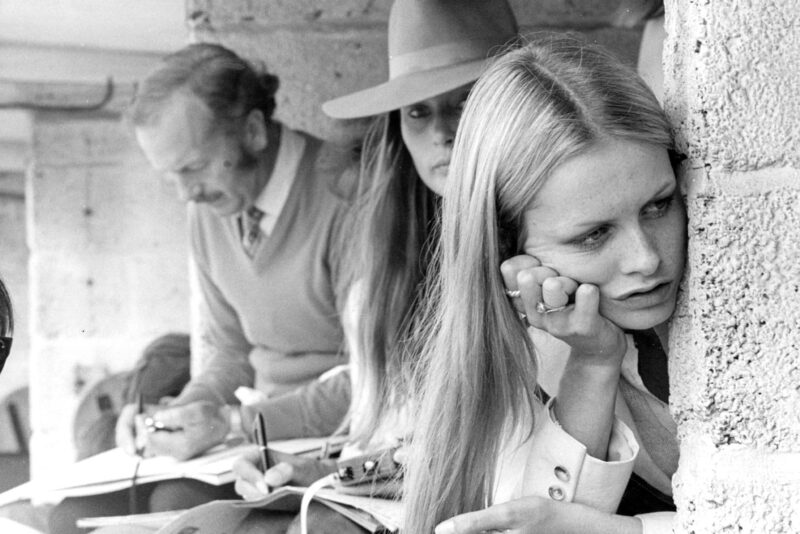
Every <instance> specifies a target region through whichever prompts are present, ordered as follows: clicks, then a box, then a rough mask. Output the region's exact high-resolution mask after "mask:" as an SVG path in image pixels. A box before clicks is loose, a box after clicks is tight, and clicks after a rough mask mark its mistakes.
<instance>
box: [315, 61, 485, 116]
mask: <svg viewBox="0 0 800 534" xmlns="http://www.w3.org/2000/svg"><path fill="white" fill-rule="evenodd" d="M489 61H490V60H489V59H477V60H473V61H468V62H465V63H459V64H458V65H452V66H448V67H444V68H438V69H433V70H427V71H421V72H415V73H412V74H408V75H406V76H400V77H398V78H394V79H392V80H389V81H388V82H385V83H382V84H380V85H376V86H374V87H370V88H368V89H362V90H361V91H357V92H355V93H351V94H349V95H345V96H342V97H339V98H334V99H333V100H329V101H327V102H325V103H324V104H322V111H324V112H325V114H326V115H328V116H329V117H333V118H334V119H357V118H361V117H369V116H370V115H378V114H380V113H386V112H388V111H392V110H395V109H399V108H401V107H403V106H409V105H411V104H414V103H416V102H421V101H422V100H427V99H428V98H432V97H434V96H437V95H440V94H442V93H446V92H448V91H452V90H453V89H457V88H458V87H461V86H462V85H466V84H468V83H470V82H474V81H475V80H477V79H478V77H479V76H480V75H481V73H482V72H483V71H484V69H485V68H486V67H487V66H488V65H489Z"/></svg>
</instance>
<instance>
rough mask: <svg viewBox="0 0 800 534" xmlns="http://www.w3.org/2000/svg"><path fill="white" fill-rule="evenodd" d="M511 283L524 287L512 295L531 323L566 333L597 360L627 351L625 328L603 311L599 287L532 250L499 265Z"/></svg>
mask: <svg viewBox="0 0 800 534" xmlns="http://www.w3.org/2000/svg"><path fill="white" fill-rule="evenodd" d="M500 270H501V272H502V274H503V280H504V282H505V285H506V289H508V290H509V291H512V295H515V293H513V291H515V290H517V291H519V296H514V297H510V298H511V301H512V303H513V305H514V307H515V308H516V310H517V311H518V312H520V313H523V314H525V320H526V321H527V322H528V324H529V325H531V326H534V327H536V328H539V329H541V330H545V331H546V332H548V333H549V334H551V335H552V336H555V337H557V338H558V339H561V340H562V341H564V342H565V343H567V344H568V345H570V347H572V349H573V350H574V351H575V352H577V353H579V354H580V355H581V356H582V357H585V358H593V359H595V362H594V363H602V362H603V361H604V360H614V361H615V362H616V360H617V359H618V358H620V357H621V356H622V355H624V354H625V349H626V341H625V335H624V333H623V332H622V330H621V329H620V328H619V327H618V326H616V325H615V324H614V323H612V322H611V321H609V320H607V319H606V318H605V317H603V316H602V315H600V291H599V289H598V288H597V287H596V286H594V285H591V284H579V283H578V282H576V281H575V280H573V279H571V278H567V277H565V276H560V275H559V273H557V272H556V271H555V270H554V269H552V268H550V267H545V266H543V265H541V263H540V262H539V260H537V259H536V258H534V257H532V256H528V255H520V256H515V257H513V258H511V259H509V260H507V261H505V262H503V264H502V265H501V266H500Z"/></svg>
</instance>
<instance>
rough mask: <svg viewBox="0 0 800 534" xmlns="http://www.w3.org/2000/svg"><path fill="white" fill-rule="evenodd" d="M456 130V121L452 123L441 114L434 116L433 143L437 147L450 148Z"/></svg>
mask: <svg viewBox="0 0 800 534" xmlns="http://www.w3.org/2000/svg"><path fill="white" fill-rule="evenodd" d="M456 128H458V121H455V124H454V121H452V120H451V119H450V118H449V117H446V116H445V115H444V114H443V113H439V114H437V115H436V118H435V120H434V121H433V142H434V143H435V144H436V145H437V146H450V145H452V144H453V139H455V136H456Z"/></svg>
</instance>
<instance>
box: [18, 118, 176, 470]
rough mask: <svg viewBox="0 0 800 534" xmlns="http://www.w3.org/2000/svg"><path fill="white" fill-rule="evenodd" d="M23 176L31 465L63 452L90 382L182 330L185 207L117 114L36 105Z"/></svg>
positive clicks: (51, 462) (50, 464)
mask: <svg viewBox="0 0 800 534" xmlns="http://www.w3.org/2000/svg"><path fill="white" fill-rule="evenodd" d="M33 128H34V130H33V133H34V143H33V152H34V163H33V166H32V168H31V169H30V170H29V174H28V178H27V182H28V183H27V186H28V187H27V195H28V221H29V229H28V231H29V245H30V252H31V255H30V270H29V272H30V284H31V301H30V306H31V323H30V328H31V408H32V419H33V440H32V458H33V466H32V471H33V474H34V476H36V475H37V474H44V473H48V472H52V470H53V469H57V468H58V467H59V466H61V465H63V464H66V463H70V462H72V461H73V459H74V456H73V455H74V451H73V448H72V446H71V436H72V419H73V412H74V409H75V407H76V404H77V402H76V401H77V400H78V398H79V396H80V394H81V393H82V392H83V390H84V388H85V387H86V386H88V385H89V384H90V383H91V381H92V380H94V379H98V378H100V377H102V376H104V375H105V374H108V373H111V372H116V371H121V370H125V369H129V368H131V367H132V366H133V364H134V362H135V361H136V359H137V358H138V357H139V356H140V355H141V351H142V349H143V348H144V346H145V345H147V344H148V343H149V342H150V341H152V340H153V339H154V338H155V337H156V336H158V335H160V334H164V333H166V332H169V331H175V330H178V331H184V332H186V331H188V323H189V309H188V282H187V276H186V261H187V260H186V258H187V238H186V228H185V224H186V221H185V209H184V207H183V205H182V204H181V203H180V202H178V200H177V198H176V195H175V194H174V191H173V190H172V188H171V187H170V186H168V185H167V184H165V183H164V182H163V181H161V180H160V179H159V178H158V177H157V175H156V174H155V173H154V172H153V171H152V170H151V169H150V167H149V165H148V164H147V163H146V161H145V160H144V157H143V156H141V154H140V153H139V150H138V148H137V147H136V144H135V142H134V140H133V137H132V136H131V135H130V134H129V133H128V131H127V129H126V128H125V127H124V126H123V125H122V124H121V122H120V117H119V113H118V112H107V111H105V112H69V113H68V112H59V113H53V112H39V113H37V114H36V115H35V120H34V126H33Z"/></svg>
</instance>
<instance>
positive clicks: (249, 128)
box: [244, 109, 268, 153]
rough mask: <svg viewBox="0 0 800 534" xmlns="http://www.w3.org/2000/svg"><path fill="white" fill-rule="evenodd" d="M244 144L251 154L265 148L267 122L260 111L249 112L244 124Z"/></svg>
mask: <svg viewBox="0 0 800 534" xmlns="http://www.w3.org/2000/svg"><path fill="white" fill-rule="evenodd" d="M244 143H245V146H247V148H249V149H250V150H251V151H252V152H253V153H257V152H261V151H263V150H264V149H265V148H267V144H268V141H267V121H266V120H265V119H264V113H263V112H262V111H261V110H260V109H253V110H250V113H248V114H247V118H246V119H245V123H244Z"/></svg>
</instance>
